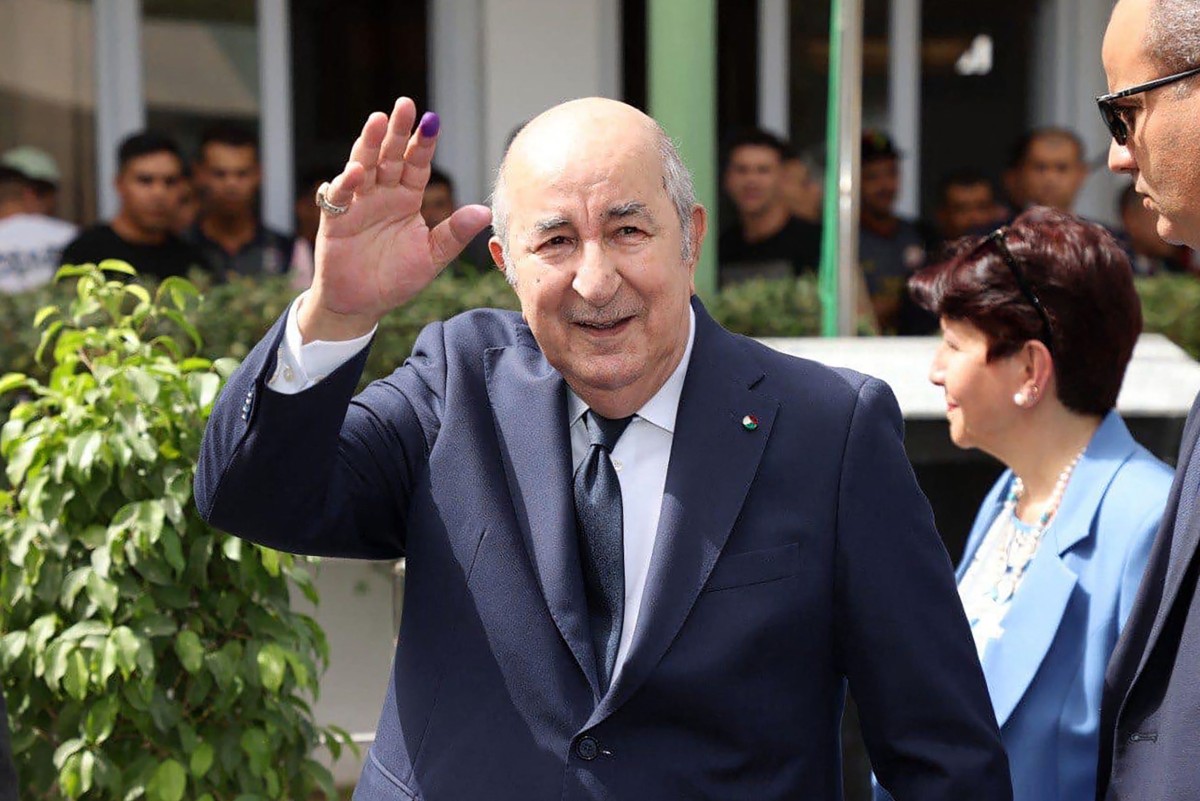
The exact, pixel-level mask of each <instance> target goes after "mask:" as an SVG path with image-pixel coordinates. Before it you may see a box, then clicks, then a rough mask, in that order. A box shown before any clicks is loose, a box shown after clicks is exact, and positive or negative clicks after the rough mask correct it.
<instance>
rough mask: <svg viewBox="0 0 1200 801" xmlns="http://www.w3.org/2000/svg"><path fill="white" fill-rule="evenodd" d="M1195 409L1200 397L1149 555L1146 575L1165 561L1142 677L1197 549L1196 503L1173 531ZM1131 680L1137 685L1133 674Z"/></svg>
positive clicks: (1196, 422)
mask: <svg viewBox="0 0 1200 801" xmlns="http://www.w3.org/2000/svg"><path fill="white" fill-rule="evenodd" d="M1198 408H1200V396H1197V399H1196V402H1195V403H1194V404H1193V405H1192V411H1191V415H1190V417H1189V420H1188V426H1187V428H1186V429H1185V431H1184V437H1183V442H1184V443H1185V447H1184V448H1182V449H1181V451H1180V454H1179V456H1180V459H1179V463H1178V465H1176V468H1175V470H1176V474H1175V481H1174V484H1173V485H1172V487H1171V494H1170V496H1169V497H1168V499H1167V507H1166V514H1165V515H1164V517H1163V522H1162V524H1161V526H1160V527H1159V531H1158V537H1157V539H1158V541H1157V542H1155V545H1154V550H1153V551H1152V552H1151V555H1150V558H1151V563H1150V565H1149V566H1148V567H1147V573H1149V572H1150V571H1151V570H1153V569H1154V567H1155V564H1154V563H1155V561H1156V560H1157V559H1158V558H1161V557H1160V556H1159V554H1161V555H1162V557H1165V558H1166V559H1167V565H1166V575H1165V578H1164V581H1163V589H1162V595H1161V600H1160V601H1159V604H1158V608H1157V609H1156V610H1155V614H1154V624H1153V625H1152V626H1151V627H1150V634H1149V636H1148V637H1147V639H1146V647H1145V648H1143V649H1142V654H1141V659H1140V661H1139V664H1138V670H1137V673H1138V674H1140V673H1141V671H1142V668H1143V667H1145V664H1146V661H1147V660H1148V659H1149V658H1150V654H1151V652H1153V650H1154V646H1155V644H1156V643H1157V641H1158V635H1159V633H1160V632H1161V631H1162V627H1163V624H1164V623H1165V622H1166V617H1167V614H1168V613H1169V612H1170V611H1171V607H1172V606H1174V604H1175V598H1176V597H1177V596H1178V595H1179V589H1180V585H1181V584H1182V583H1183V577H1184V574H1185V573H1187V568H1188V566H1189V565H1190V564H1191V561H1192V559H1195V558H1196V549H1197V546H1198V545H1200V514H1197V511H1200V506H1198V505H1196V503H1195V502H1194V503H1193V506H1192V514H1191V515H1190V517H1189V519H1188V520H1187V522H1186V525H1184V526H1180V527H1178V528H1177V527H1176V520H1177V518H1178V516H1179V513H1180V508H1181V507H1184V506H1186V503H1185V499H1184V498H1183V497H1182V496H1183V493H1184V492H1187V491H1188V487H1187V468H1188V465H1189V464H1190V463H1191V461H1192V460H1193V459H1195V458H1197V454H1196V445H1197V436H1198V435H1200V430H1198V429H1200V415H1197V409H1198ZM1164 538H1165V541H1164ZM1176 538H1179V540H1178V541H1176ZM1141 595H1143V594H1142V593H1139V596H1141ZM1134 680H1135V681H1136V674H1135V679H1134Z"/></svg>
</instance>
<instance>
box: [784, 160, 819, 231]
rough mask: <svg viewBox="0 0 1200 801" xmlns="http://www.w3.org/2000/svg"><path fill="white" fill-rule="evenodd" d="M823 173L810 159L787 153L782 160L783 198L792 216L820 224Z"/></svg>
mask: <svg viewBox="0 0 1200 801" xmlns="http://www.w3.org/2000/svg"><path fill="white" fill-rule="evenodd" d="M824 177H825V176H824V175H823V173H822V172H821V170H820V169H819V168H818V167H817V166H816V164H814V163H813V161H812V160H811V159H808V158H805V157H804V156H801V155H799V154H798V153H789V154H788V156H787V158H786V159H785V160H784V162H783V184H782V189H783V199H784V202H785V203H787V207H788V210H789V211H790V212H791V213H792V216H793V217H796V218H798V219H801V220H804V221H805V222H810V223H814V224H816V225H820V224H821V212H822V209H821V202H822V200H823V199H824V197H825V189H824V186H823V185H822V183H821V182H822V180H823V179H824Z"/></svg>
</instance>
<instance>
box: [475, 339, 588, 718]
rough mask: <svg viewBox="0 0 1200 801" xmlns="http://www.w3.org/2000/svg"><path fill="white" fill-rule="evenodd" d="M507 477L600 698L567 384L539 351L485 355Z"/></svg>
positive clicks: (553, 612)
mask: <svg viewBox="0 0 1200 801" xmlns="http://www.w3.org/2000/svg"><path fill="white" fill-rule="evenodd" d="M485 359H486V363H485V371H486V376H487V386H488V395H489V397H490V398H491V405H492V413H493V415H494V416H495V419H496V431H497V434H498V435H499V439H500V447H501V449H502V451H503V452H504V456H505V458H504V460H503V461H504V472H505V477H506V478H507V480H508V488H509V491H510V493H511V494H512V501H513V507H514V508H515V510H516V516H517V520H518V521H519V523H520V526H521V532H522V534H523V536H524V540H525V546H526V549H527V550H528V551H529V557H530V560H531V561H532V562H533V565H534V569H535V572H536V574H537V578H538V582H539V583H540V584H541V587H542V594H543V595H544V596H545V598H546V605H547V607H548V608H549V611H550V616H551V618H553V620H554V623H555V625H556V626H558V630H559V632H560V633H561V634H562V637H563V640H565V641H566V643H567V647H568V648H570V649H571V653H572V654H574V656H575V660H576V662H578V663H579V667H580V669H581V670H582V671H583V673H584V675H585V676H587V680H588V684H589V685H590V686H591V688H592V693H593V694H594V695H596V696H597V697H598V696H599V681H598V678H597V675H596V659H595V656H594V655H593V648H592V644H591V636H590V632H589V629H588V619H587V601H586V598H585V596H584V589H583V574H582V572H581V568H580V563H579V546H578V543H577V542H576V538H575V507H574V503H573V502H572V500H571V486H570V477H571V439H570V433H569V430H568V426H567V393H566V383H565V382H564V381H563V379H562V376H561V375H560V374H559V373H558V371H557V370H555V369H554V368H553V367H551V366H550V364H549V363H548V362H547V361H546V359H545V357H544V356H543V355H542V352H541V351H540V350H539V349H537V348H536V347H535V346H533V345H514V346H510V347H506V348H493V349H491V350H488V351H487V354H486V356H485Z"/></svg>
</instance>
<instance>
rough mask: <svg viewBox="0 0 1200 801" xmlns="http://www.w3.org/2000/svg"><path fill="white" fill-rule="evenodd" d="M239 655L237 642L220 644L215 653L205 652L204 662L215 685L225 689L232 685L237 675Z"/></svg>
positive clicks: (239, 650)
mask: <svg viewBox="0 0 1200 801" xmlns="http://www.w3.org/2000/svg"><path fill="white" fill-rule="evenodd" d="M240 656H241V648H240V646H238V644H237V643H234V642H229V643H226V644H225V645H223V646H221V650H219V651H217V652H216V653H211V654H207V655H206V656H205V657H204V664H205V666H206V667H208V671H209V672H210V673H212V676H213V678H214V679H216V680H217V686H218V687H220V688H221V689H222V690H226V689H228V688H229V687H231V686H232V685H233V681H234V677H235V676H236V675H237V663H238V659H239V658H240Z"/></svg>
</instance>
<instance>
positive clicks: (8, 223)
mask: <svg viewBox="0 0 1200 801" xmlns="http://www.w3.org/2000/svg"><path fill="white" fill-rule="evenodd" d="M34 201H35V198H34V192H33V188H32V187H31V186H30V185H29V182H28V181H27V180H26V178H25V176H24V175H22V174H21V173H19V172H17V171H16V170H13V169H9V168H6V167H0V292H3V293H5V294H9V295H11V294H16V293H18V292H24V291H26V290H29V289H33V288H34V287H38V286H41V285H42V284H45V283H48V282H49V281H50V279H51V278H53V277H54V272H55V270H57V269H58V265H59V256H60V255H61V254H62V250H63V247H65V246H66V244H67V243H68V242H70V241H71V240H72V239H74V238H75V234H76V233H77V231H76V228H75V226H74V225H72V224H71V223H68V222H63V221H62V220H59V219H55V218H54V217H48V216H46V215H45V214H38V213H36V212H34V211H33V208H34V205H33V204H34Z"/></svg>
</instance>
